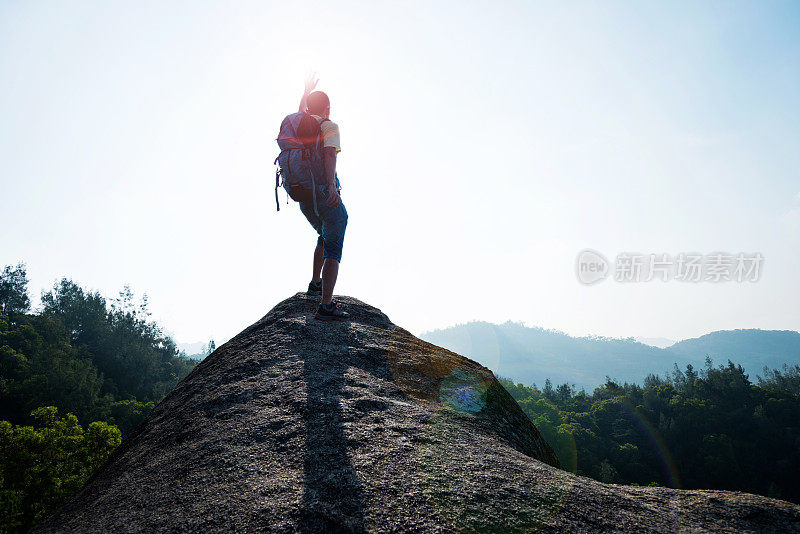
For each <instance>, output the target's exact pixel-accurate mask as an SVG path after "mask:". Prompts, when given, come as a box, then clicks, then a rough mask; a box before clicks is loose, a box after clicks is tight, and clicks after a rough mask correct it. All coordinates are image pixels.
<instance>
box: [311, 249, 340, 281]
mask: <svg viewBox="0 0 800 534" xmlns="http://www.w3.org/2000/svg"><path fill="white" fill-rule="evenodd" d="M324 261H325V260H324V259H323V258H322V242H321V241H318V242H317V248H315V249H314V273H313V274H312V276H311V281H312V282H314V283H315V284H319V283H320V282H321V281H322V278H321V277H320V275H321V273H322V263H323V262H324ZM334 283H335V280H334Z"/></svg>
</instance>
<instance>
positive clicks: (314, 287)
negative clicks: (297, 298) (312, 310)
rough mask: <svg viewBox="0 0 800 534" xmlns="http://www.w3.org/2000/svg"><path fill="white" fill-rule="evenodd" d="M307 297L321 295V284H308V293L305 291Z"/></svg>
mask: <svg viewBox="0 0 800 534" xmlns="http://www.w3.org/2000/svg"><path fill="white" fill-rule="evenodd" d="M306 293H307V294H308V295H316V296H319V295H322V282H320V283H318V284H316V283H314V282H309V283H308V291H306Z"/></svg>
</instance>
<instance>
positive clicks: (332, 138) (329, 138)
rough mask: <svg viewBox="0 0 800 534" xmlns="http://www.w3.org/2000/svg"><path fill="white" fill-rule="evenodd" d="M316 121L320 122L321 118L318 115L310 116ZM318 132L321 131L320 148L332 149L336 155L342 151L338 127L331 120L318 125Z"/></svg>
mask: <svg viewBox="0 0 800 534" xmlns="http://www.w3.org/2000/svg"><path fill="white" fill-rule="evenodd" d="M312 117H315V118H316V119H317V120H322V117H320V116H319V115H312ZM319 127H320V130H322V146H323V147H326V148H327V147H333V148H335V149H336V153H337V154H338V153H339V152H341V151H342V142H341V140H340V138H339V125H337V124H336V123H335V122H333V121H331V120H327V121H324V122H323V123H322V124H320V125H319Z"/></svg>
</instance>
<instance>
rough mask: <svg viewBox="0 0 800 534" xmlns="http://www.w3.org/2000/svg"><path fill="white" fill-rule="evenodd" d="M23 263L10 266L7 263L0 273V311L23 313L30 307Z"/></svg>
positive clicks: (26, 276)
mask: <svg viewBox="0 0 800 534" xmlns="http://www.w3.org/2000/svg"><path fill="white" fill-rule="evenodd" d="M27 274H28V273H27V270H26V268H25V264H24V263H20V264H18V265H17V266H16V267H14V268H12V267H11V266H10V265H7V266H6V267H5V269H3V273H2V274H0V311H2V312H3V313H4V314H6V315H8V314H10V313H25V312H27V311H28V310H29V309H30V307H31V299H30V298H29V297H28V275H27Z"/></svg>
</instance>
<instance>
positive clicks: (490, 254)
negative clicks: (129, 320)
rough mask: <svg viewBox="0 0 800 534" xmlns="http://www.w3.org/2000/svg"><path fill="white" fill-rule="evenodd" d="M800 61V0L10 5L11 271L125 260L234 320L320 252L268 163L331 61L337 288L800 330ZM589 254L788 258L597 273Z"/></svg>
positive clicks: (161, 307)
mask: <svg viewBox="0 0 800 534" xmlns="http://www.w3.org/2000/svg"><path fill="white" fill-rule="evenodd" d="M798 58H800V4H799V3H797V2H760V1H753V2H744V3H741V2H685V3H681V2H677V3H676V2H663V3H661V5H657V4H656V3H654V2H636V1H631V2H619V3H618V2H592V3H586V2H579V3H570V2H542V3H534V2H529V1H525V2H518V3H501V2H480V3H478V2H466V1H459V2H449V3H448V2H408V1H405V2H395V3H389V2H358V3H353V2H347V1H339V2H336V3H324V4H323V3H319V4H317V3H312V2H302V3H298V2H274V3H268V2H261V1H259V2H251V3H248V2H195V1H191V2H178V1H174V2H173V1H171V2H156V1H153V2H100V1H98V2H29V1H19V2H9V1H5V2H2V3H0V180H1V181H0V185H1V188H0V205H2V207H3V224H2V225H0V245H1V246H0V266H1V265H7V264H15V263H17V262H20V261H24V262H27V264H28V269H29V277H30V278H31V289H32V293H33V294H34V296H38V294H39V293H40V292H41V290H43V289H46V288H49V287H51V286H52V284H53V283H54V282H55V281H56V280H57V279H59V278H60V277H62V276H69V277H71V278H73V279H74V280H75V281H76V282H78V283H80V284H81V285H83V286H84V287H89V288H92V289H97V290H99V291H100V292H101V293H103V294H105V295H107V296H114V295H115V294H116V293H117V291H118V290H119V289H120V288H121V287H122V286H123V285H124V284H126V283H128V284H130V285H131V286H132V288H133V289H134V290H135V291H137V292H138V293H142V292H146V293H148V295H149V296H150V302H151V309H152V311H153V313H154V317H155V318H156V319H157V320H159V321H160V322H161V323H162V324H163V325H164V326H165V327H166V328H167V329H168V330H169V331H171V332H173V333H174V335H175V337H176V339H177V340H179V341H183V342H191V341H199V340H207V339H209V338H211V337H215V338H217V339H222V338H228V337H231V336H232V335H235V334H236V333H237V332H239V331H240V330H241V329H243V328H244V327H246V326H247V325H249V324H250V323H252V322H253V321H255V320H256V319H258V318H259V317H261V316H262V315H263V314H264V313H266V312H267V311H268V310H269V309H270V308H271V307H272V306H273V305H274V304H276V303H277V302H278V301H279V300H281V299H283V298H286V297H288V296H290V295H292V294H294V293H295V292H296V291H299V290H303V289H304V288H305V286H306V284H307V283H308V280H309V278H310V276H311V272H310V271H311V265H310V262H311V253H312V249H313V247H314V244H315V235H314V233H313V230H311V228H310V226H308V224H307V223H306V221H305V220H304V219H303V217H302V215H301V214H300V212H299V209H298V207H297V206H296V205H293V204H290V205H288V206H286V205H284V206H283V208H282V210H281V211H280V213H276V211H275V200H274V193H273V189H272V188H273V185H274V167H273V165H272V162H273V159H274V158H275V156H276V155H277V145H276V144H275V141H274V139H275V137H276V135H277V131H278V126H279V124H280V121H281V119H282V118H283V116H284V115H286V114H288V113H291V112H293V111H295V110H296V107H297V104H298V101H299V99H300V96H301V93H302V88H303V78H304V77H305V76H306V75H307V74H308V73H309V72H311V71H312V70H314V71H316V72H317V73H318V75H319V77H320V79H321V81H320V85H319V87H318V89H321V90H324V91H326V92H327V93H328V94H329V95H330V98H331V101H332V119H333V120H334V121H335V122H337V123H338V124H339V126H340V129H341V133H342V148H343V151H342V153H341V154H340V157H339V163H338V170H339V176H340V178H341V181H342V185H343V188H344V189H343V191H342V196H343V200H344V202H345V204H346V206H347V210H348V212H349V214H350V222H349V226H348V229H347V236H346V239H345V247H344V256H343V262H342V266H341V272H340V278H339V283H338V285H337V292H338V293H342V294H347V295H352V296H355V297H357V298H360V299H362V300H364V301H366V302H368V303H370V304H373V305H375V306H378V307H379V308H381V309H382V310H383V311H384V312H386V313H387V314H388V315H389V316H390V318H391V319H392V320H393V321H394V322H395V323H397V324H399V325H402V326H404V327H406V328H408V329H410V330H411V331H412V332H415V333H420V332H422V331H425V330H430V329H433V328H439V327H445V326H448V325H452V324H454V323H458V322H464V321H468V320H472V319H481V320H487V321H494V322H501V321H505V320H508V319H512V320H521V321H524V322H525V323H526V324H529V325H539V326H544V327H548V328H557V329H560V330H563V331H566V332H568V333H571V334H577V335H583V334H589V333H592V334H600V335H607V336H623V337H627V336H647V337H668V338H671V339H682V338H686V337H694V336H697V335H700V334H703V333H706V332H708V331H712V330H719V329H730V328H769V329H792V330H800V280H798V273H800V150H798V146H800V59H798ZM281 198H282V201H284V200H285V194H282V197H281ZM584 248H592V249H595V250H598V251H600V252H602V253H603V254H605V255H606V256H607V257H609V258H613V257H614V256H616V255H617V254H618V253H620V252H625V251H636V252H640V253H659V254H660V253H669V254H678V253H680V252H699V253H703V254H708V253H712V252H716V251H725V252H729V253H732V254H735V253H739V252H748V253H750V252H760V253H761V254H762V255H763V256H764V264H763V271H762V273H761V279H760V280H759V281H758V282H756V283H722V284H713V283H696V284H691V283H680V282H676V281H670V282H659V281H654V282H649V283H644V282H642V283H631V284H622V283H619V282H616V281H614V280H606V281H604V282H602V283H600V284H598V285H595V286H591V287H587V286H584V285H581V284H580V283H579V282H578V281H577V279H576V276H575V259H576V256H577V254H578V252H580V251H581V250H582V249H584ZM37 300H38V299H37Z"/></svg>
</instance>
